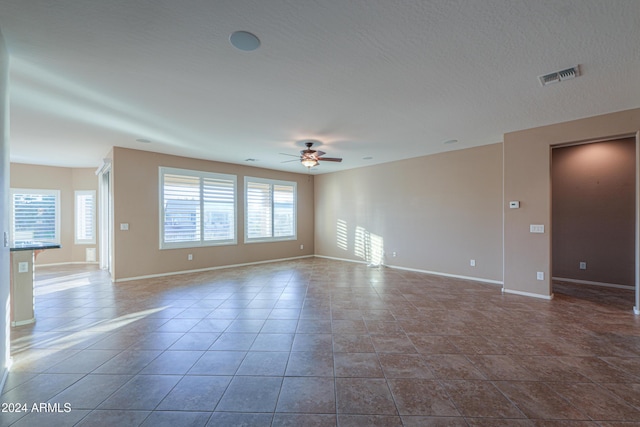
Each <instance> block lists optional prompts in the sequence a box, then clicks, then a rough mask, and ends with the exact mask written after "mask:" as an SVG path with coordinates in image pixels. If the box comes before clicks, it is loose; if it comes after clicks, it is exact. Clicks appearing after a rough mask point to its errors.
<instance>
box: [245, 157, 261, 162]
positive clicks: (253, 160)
mask: <svg viewBox="0 0 640 427" xmlns="http://www.w3.org/2000/svg"><path fill="white" fill-rule="evenodd" d="M244 161H245V162H257V161H258V159H252V158H251V157H249V158H248V159H244Z"/></svg>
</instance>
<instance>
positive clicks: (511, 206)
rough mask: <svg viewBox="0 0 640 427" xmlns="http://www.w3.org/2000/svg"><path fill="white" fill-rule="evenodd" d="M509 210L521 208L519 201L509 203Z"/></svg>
mask: <svg viewBox="0 0 640 427" xmlns="http://www.w3.org/2000/svg"><path fill="white" fill-rule="evenodd" d="M509 208H510V209H519V208H520V202H519V201H517V200H514V201H511V202H509Z"/></svg>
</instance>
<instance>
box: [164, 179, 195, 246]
mask: <svg viewBox="0 0 640 427" xmlns="http://www.w3.org/2000/svg"><path fill="white" fill-rule="evenodd" d="M163 201H164V220H163V221H164V241H165V242H197V241H200V226H201V224H200V179H199V178H198V177H194V176H184V175H173V174H168V173H167V174H164V182H163Z"/></svg>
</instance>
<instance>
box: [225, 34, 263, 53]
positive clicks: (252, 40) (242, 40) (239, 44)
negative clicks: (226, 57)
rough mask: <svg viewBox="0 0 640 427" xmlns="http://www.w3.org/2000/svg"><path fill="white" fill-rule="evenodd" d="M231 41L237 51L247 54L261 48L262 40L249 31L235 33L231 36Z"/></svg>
mask: <svg viewBox="0 0 640 427" xmlns="http://www.w3.org/2000/svg"><path fill="white" fill-rule="evenodd" d="M229 41H230V42H231V44H232V45H233V47H235V48H236V49H240V50H244V51H247V52H249V51H252V50H256V49H257V48H259V47H260V39H259V38H258V37H256V36H255V35H254V34H251V33H250V32H248V31H234V32H233V33H231V35H230V36H229Z"/></svg>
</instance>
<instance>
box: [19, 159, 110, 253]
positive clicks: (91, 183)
mask: <svg viewBox="0 0 640 427" xmlns="http://www.w3.org/2000/svg"><path fill="white" fill-rule="evenodd" d="M11 188H29V189H47V190H60V244H61V246H62V247H61V248H60V249H51V250H48V251H44V252H43V253H40V254H39V255H38V257H37V259H36V263H37V264H57V263H67V262H84V261H85V260H86V256H85V249H86V248H97V247H98V245H97V242H98V240H97V236H96V244H92V245H76V244H75V242H74V203H75V202H74V192H75V191H76V190H94V191H96V197H97V196H98V178H97V177H96V174H95V169H91V168H63V167H53V166H39V165H27V164H22V163H11ZM97 214H98V210H96V215H97ZM98 256H99V254H98V251H97V249H96V258H98Z"/></svg>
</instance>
